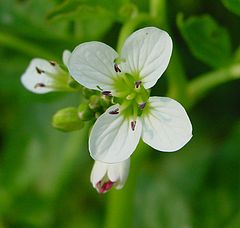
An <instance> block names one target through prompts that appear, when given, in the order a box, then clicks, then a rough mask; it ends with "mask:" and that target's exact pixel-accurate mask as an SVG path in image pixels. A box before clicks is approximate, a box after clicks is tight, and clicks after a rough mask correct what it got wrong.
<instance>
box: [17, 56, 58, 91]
mask: <svg viewBox="0 0 240 228" xmlns="http://www.w3.org/2000/svg"><path fill="white" fill-rule="evenodd" d="M37 68H38V69H40V70H43V71H45V72H48V73H53V74H54V73H56V69H55V67H54V66H52V65H51V64H50V63H49V62H48V61H47V60H45V59H38V58H36V59H32V61H31V62H30V64H29V66H28V68H27V70H26V71H25V73H24V74H23V75H22V76H21V82H22V84H23V85H24V86H25V87H26V88H27V89H28V90H30V91H31V92H33V93H47V92H50V91H53V89H51V88H46V87H35V86H36V84H37V83H43V84H45V85H51V83H52V78H50V77H48V76H47V75H46V74H45V73H41V74H39V73H38V72H37Z"/></svg>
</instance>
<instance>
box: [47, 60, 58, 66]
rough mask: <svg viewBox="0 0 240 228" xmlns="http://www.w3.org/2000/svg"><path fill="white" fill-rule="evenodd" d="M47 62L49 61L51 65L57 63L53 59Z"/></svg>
mask: <svg viewBox="0 0 240 228" xmlns="http://www.w3.org/2000/svg"><path fill="white" fill-rule="evenodd" d="M49 63H50V64H51V65H52V66H56V64H57V63H56V62H55V61H52V60H51V61H49Z"/></svg>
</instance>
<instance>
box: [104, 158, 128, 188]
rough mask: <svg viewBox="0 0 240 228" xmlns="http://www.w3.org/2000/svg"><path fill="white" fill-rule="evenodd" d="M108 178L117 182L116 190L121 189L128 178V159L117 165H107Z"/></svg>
mask: <svg viewBox="0 0 240 228" xmlns="http://www.w3.org/2000/svg"><path fill="white" fill-rule="evenodd" d="M109 166H110V167H109V170H108V177H109V179H110V180H111V181H113V182H115V181H117V185H116V189H121V188H122V187H123V186H124V184H125V182H126V180H127V177H128V173H129V168H130V158H129V159H127V160H125V161H123V162H119V163H115V164H109Z"/></svg>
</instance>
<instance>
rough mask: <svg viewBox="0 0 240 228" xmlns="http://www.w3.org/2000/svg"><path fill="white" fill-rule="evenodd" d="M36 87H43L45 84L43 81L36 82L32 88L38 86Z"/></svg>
mask: <svg viewBox="0 0 240 228" xmlns="http://www.w3.org/2000/svg"><path fill="white" fill-rule="evenodd" d="M38 87H45V84H43V83H37V84H36V85H35V86H34V89H36V88H38Z"/></svg>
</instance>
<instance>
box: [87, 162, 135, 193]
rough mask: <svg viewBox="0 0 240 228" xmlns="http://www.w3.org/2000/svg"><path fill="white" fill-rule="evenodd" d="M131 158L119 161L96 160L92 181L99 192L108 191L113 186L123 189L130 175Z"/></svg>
mask: <svg viewBox="0 0 240 228" xmlns="http://www.w3.org/2000/svg"><path fill="white" fill-rule="evenodd" d="M129 167H130V158H129V159H127V160H125V161H123V162H119V163H113V164H108V163H103V162H100V161H95V163H94V166H93V169H92V172H91V177H90V180H91V183H92V185H93V187H94V188H95V189H96V190H97V191H98V192H99V193H106V192H107V191H108V190H110V189H111V188H112V187H113V186H114V187H115V188H116V189H121V188H122V187H123V186H124V184H125V182H126V180H127V177H128V172H129Z"/></svg>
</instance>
